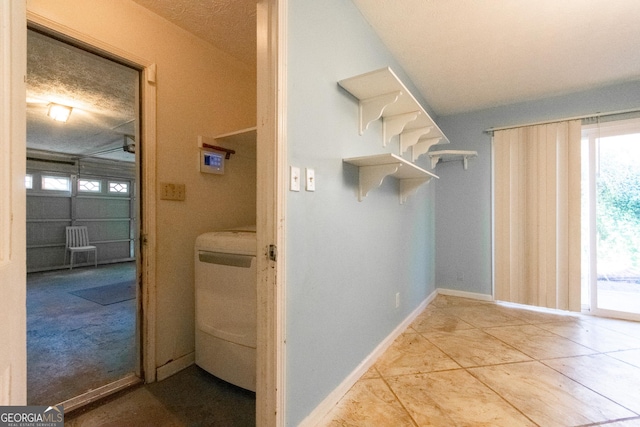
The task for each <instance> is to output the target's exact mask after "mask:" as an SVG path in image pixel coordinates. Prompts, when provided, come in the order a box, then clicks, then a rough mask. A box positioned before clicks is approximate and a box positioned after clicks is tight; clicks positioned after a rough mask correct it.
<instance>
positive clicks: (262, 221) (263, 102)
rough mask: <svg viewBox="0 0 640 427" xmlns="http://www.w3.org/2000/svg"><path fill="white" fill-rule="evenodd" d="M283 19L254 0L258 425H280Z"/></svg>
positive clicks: (279, 10) (282, 11)
mask: <svg viewBox="0 0 640 427" xmlns="http://www.w3.org/2000/svg"><path fill="white" fill-rule="evenodd" d="M286 23H287V1H286V0H259V1H258V3H257V66H258V69H257V130H258V139H257V157H258V162H257V163H258V164H257V176H258V180H257V181H258V182H257V213H256V217H257V218H256V222H257V240H258V254H259V256H258V257H257V267H258V343H257V354H258V356H257V384H256V387H257V389H256V396H257V401H256V425H257V426H259V427H267V426H283V425H284V424H285V344H284V343H285V301H286V299H285V271H286V269H285V261H286V248H285V226H286V222H285V216H284V213H285V206H286V205H285V202H286V201H285V196H286V182H287V181H286V169H287V153H286V99H287V94H286V86H287V85H286V68H285V64H286ZM270 248H273V249H274V250H275V251H276V252H275V253H273V251H271V250H270ZM270 252H272V253H270Z"/></svg>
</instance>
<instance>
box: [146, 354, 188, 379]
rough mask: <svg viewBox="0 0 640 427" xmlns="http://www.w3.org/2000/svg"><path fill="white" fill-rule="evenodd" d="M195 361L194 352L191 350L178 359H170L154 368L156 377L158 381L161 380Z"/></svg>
mask: <svg viewBox="0 0 640 427" xmlns="http://www.w3.org/2000/svg"><path fill="white" fill-rule="evenodd" d="M194 363H196V353H195V352H193V351H192V352H191V353H189V354H186V355H184V356H182V357H180V358H179V359H176V360H172V361H171V362H168V363H165V364H164V365H162V366H160V367H159V368H157V369H156V379H157V380H158V381H162V380H164V379H166V378H169V377H170V376H171V375H173V374H177V373H178V372H180V371H182V370H183V369H185V368H188V367H189V366H191V365H193V364H194Z"/></svg>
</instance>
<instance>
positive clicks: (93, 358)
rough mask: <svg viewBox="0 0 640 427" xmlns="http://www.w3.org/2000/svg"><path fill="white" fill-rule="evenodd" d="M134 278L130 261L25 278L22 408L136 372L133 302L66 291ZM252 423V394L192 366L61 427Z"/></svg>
mask: <svg viewBox="0 0 640 427" xmlns="http://www.w3.org/2000/svg"><path fill="white" fill-rule="evenodd" d="M134 277H135V264H134V263H122V264H111V265H105V266H99V267H98V268H92V267H89V268H74V269H73V270H72V271H70V270H58V271H52V272H45V273H32V274H29V275H28V278H27V358H28V360H27V368H28V373H27V382H28V384H27V387H28V388H27V394H28V396H27V402H28V404H30V405H53V404H58V403H61V402H63V401H65V400H67V399H70V398H73V397H75V396H77V395H79V394H82V393H85V392H87V391H89V390H91V389H95V388H96V387H99V386H102V385H104V384H107V383H110V382H113V381H116V380H118V379H121V378H123V377H125V376H127V375H128V374H131V373H132V372H134V371H135V366H136V365H135V363H136V355H137V350H136V348H135V308H136V306H135V300H129V301H123V302H118V303H114V304H110V305H105V306H103V305H101V304H97V303H95V302H91V301H88V300H86V299H84V298H81V297H78V296H76V295H74V294H72V293H70V292H75V291H77V290H80V289H85V288H94V287H99V286H104V285H107V284H112V283H120V282H123V281H126V280H130V279H133V278H134ZM253 425H255V393H253V392H250V391H247V390H243V389H241V388H239V387H236V386H234V385H232V384H229V383H226V382H224V381H222V380H220V379H217V378H216V377H214V376H213V375H210V374H209V373H208V372H206V371H204V370H202V369H200V368H199V367H197V366H195V365H192V366H190V367H188V368H187V369H184V370H182V371H180V372H178V373H177V374H175V375H173V376H171V377H169V378H167V379H165V380H163V381H160V382H157V383H152V384H145V385H138V386H134V387H131V388H129V389H127V390H124V391H121V392H118V393H116V394H114V395H111V396H109V397H107V398H105V399H103V400H101V401H98V402H95V403H92V404H89V405H87V406H84V407H82V408H79V409H76V410H73V411H70V412H67V413H66V414H65V426H86V427H89V426H118V427H119V426H224V427H227V426H239V427H242V426H253Z"/></svg>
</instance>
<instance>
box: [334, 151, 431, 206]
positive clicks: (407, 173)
mask: <svg viewBox="0 0 640 427" xmlns="http://www.w3.org/2000/svg"><path fill="white" fill-rule="evenodd" d="M342 161H343V162H345V163H349V164H351V165H354V166H357V167H358V174H359V176H358V201H360V202H361V201H362V199H364V198H365V197H366V196H367V194H368V193H369V191H370V190H371V189H373V188H375V187H379V186H380V185H381V184H382V181H383V180H384V178H385V177H387V176H392V177H394V178H396V179H398V180H399V181H400V190H399V192H400V194H399V195H400V204H403V203H404V202H405V201H406V200H407V198H408V197H409V196H410V195H412V194H413V193H415V192H416V191H418V187H419V186H420V185H422V184H424V183H426V182H429V180H430V179H431V178H438V176H437V175H435V174H433V173H431V172H429V171H426V170H424V169H422V168H420V167H418V166H416V165H414V164H413V163H411V162H408V161H406V160H405V159H403V158H402V157H399V156H396V155H395V154H392V153H385V154H375V155H372V156H365V157H353V158H349V159H342Z"/></svg>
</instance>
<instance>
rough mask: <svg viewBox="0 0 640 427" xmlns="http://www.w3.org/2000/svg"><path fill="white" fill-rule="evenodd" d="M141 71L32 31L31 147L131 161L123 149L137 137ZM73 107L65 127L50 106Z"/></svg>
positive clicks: (29, 79) (29, 46) (29, 69)
mask: <svg viewBox="0 0 640 427" xmlns="http://www.w3.org/2000/svg"><path fill="white" fill-rule="evenodd" d="M137 75H138V72H137V71H136V70H133V69H131V68H128V67H125V66H123V65H120V64H117V63H114V62H112V61H109V60H106V59H104V58H101V57H99V56H96V55H93V54H90V53H87V52H85V51H82V50H80V49H76V48H74V47H72V46H69V45H66V44H64V43H61V42H59V41H57V40H54V39H51V38H49V37H46V36H44V35H42V34H39V33H36V32H34V31H31V30H29V31H28V34H27V148H29V149H35V150H46V151H54V152H61V153H67V154H72V155H77V156H90V155H94V154H96V153H100V155H99V157H103V158H111V159H118V160H127V161H132V160H133V156H132V155H131V154H129V153H125V152H124V150H122V146H123V145H124V141H125V140H124V138H125V135H135V117H136V116H135V101H136V92H137ZM51 102H54V103H58V104H63V105H67V106H70V107H73V111H72V112H71V116H70V118H69V121H68V122H67V123H60V122H56V121H54V120H52V119H51V118H49V117H48V116H47V111H48V105H49V103H51Z"/></svg>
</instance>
